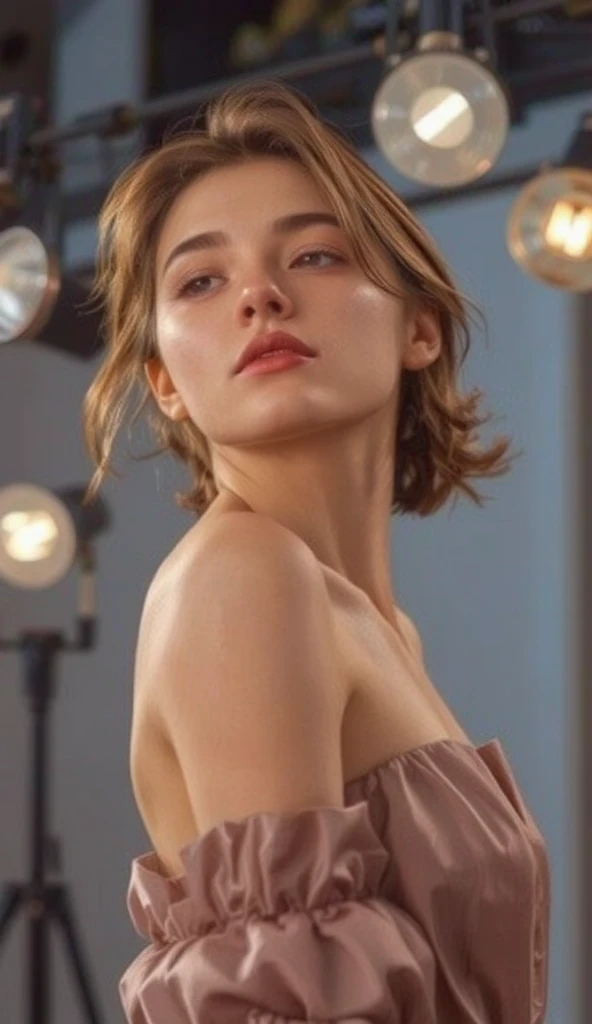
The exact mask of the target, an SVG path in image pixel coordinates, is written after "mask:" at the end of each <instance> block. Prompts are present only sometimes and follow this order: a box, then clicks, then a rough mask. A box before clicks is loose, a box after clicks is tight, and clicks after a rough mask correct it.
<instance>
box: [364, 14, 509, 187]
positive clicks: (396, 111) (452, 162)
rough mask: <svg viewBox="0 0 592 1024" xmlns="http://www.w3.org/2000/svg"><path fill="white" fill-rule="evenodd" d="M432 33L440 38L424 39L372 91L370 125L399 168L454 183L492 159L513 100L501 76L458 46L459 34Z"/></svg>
mask: <svg viewBox="0 0 592 1024" xmlns="http://www.w3.org/2000/svg"><path fill="white" fill-rule="evenodd" d="M432 35H433V36H434V37H436V36H437V37H438V38H437V39H436V38H435V39H434V40H431V39H429V38H428V37H425V38H424V40H420V43H419V47H418V50H416V51H414V52H413V53H412V54H410V55H409V56H407V57H405V58H403V59H402V60H400V61H399V63H397V64H396V65H395V66H394V67H392V68H391V70H390V71H388V72H387V73H386V75H385V77H384V78H383V80H382V82H381V84H380V86H379V87H378V90H377V93H376V96H375V98H374V103H373V107H372V130H373V134H374V139H375V141H376V144H377V146H378V147H379V149H380V150H381V152H382V153H383V154H384V156H385V157H386V159H387V160H388V161H389V163H390V164H392V166H393V167H395V168H396V169H397V170H398V171H400V173H401V174H404V175H405V176H406V177H407V178H411V179H412V180H414V181H420V182H422V183H423V184H425V185H431V186H441V187H448V188H453V187H455V186H458V185H463V184H466V183H467V182H469V181H474V180H475V179H476V178H480V177H481V176H482V175H483V174H485V173H486V172H487V171H488V170H489V169H490V168H491V167H492V166H493V164H494V163H495V161H496V159H497V157H498V155H499V153H500V152H501V149H502V147H503V145H504V143H505V141H506V136H507V133H508V127H509V115H508V104H507V101H506V97H505V94H504V91H503V89H502V87H501V85H500V83H499V82H498V80H497V78H496V76H495V75H494V74H493V72H492V71H490V70H489V68H487V67H486V66H485V65H484V64H482V63H481V62H480V61H478V60H477V59H476V58H474V57H472V56H470V55H469V54H466V53H464V52H462V50H460V49H459V47H460V39H459V38H458V37H454V36H452V37H451V36H450V34H448V33H433V34H432ZM443 36H446V37H447V41H446V45H445V46H443V41H442V37H443ZM451 39H453V40H455V42H454V43H452V42H451ZM422 51H423V52H422Z"/></svg>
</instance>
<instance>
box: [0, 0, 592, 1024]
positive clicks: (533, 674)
mask: <svg viewBox="0 0 592 1024" xmlns="http://www.w3.org/2000/svg"><path fill="white" fill-rule="evenodd" d="M143 40H144V9H143V4H142V3H141V2H140V0H134V2H131V0H128V2H127V3H126V4H121V3H119V2H118V0H102V2H95V3H94V4H90V5H87V6H86V8H85V9H83V10H82V11H81V12H80V13H79V14H78V15H77V16H74V17H70V18H69V19H68V20H67V21H65V22H64V24H63V26H62V31H61V34H60V39H59V45H58V48H57V61H56V74H55V102H56V111H57V118H58V121H60V122H64V121H68V120H70V119H71V118H73V117H75V116H77V115H78V114H81V113H84V112H86V111H88V110H92V109H94V108H96V107H99V106H102V105H108V104H110V103H113V102H117V101H120V100H132V101H133V100H134V99H137V98H138V97H139V96H140V95H141V89H142V60H143V48H144V41H143ZM582 107H583V101H582V100H577V101H575V100H574V101H570V102H565V103H561V104H556V105H553V106H550V107H548V108H546V109H545V110H541V111H538V112H537V113H536V116H533V117H532V118H531V119H530V120H529V123H528V125H527V126H525V127H524V128H522V129H520V130H519V131H515V132H514V133H513V136H512V139H511V141H510V144H509V146H508V149H507V152H506V154H505V155H504V161H503V167H504V169H505V168H506V167H508V166H510V165H512V164H521V163H523V162H525V161H526V162H530V161H531V160H533V159H536V158H537V157H540V158H543V157H550V156H551V157H552V156H556V155H559V153H560V152H561V149H562V147H563V145H564V143H565V141H566V139H567V136H568V134H569V132H570V130H571V127H572V124H573V118H574V116H575V114H576V112H577V111H578V110H579V109H581V108H582ZM126 145H127V147H128V153H127V154H126V152H125V145H124V146H122V147H121V152H120V153H119V160H120V162H125V159H126V156H127V157H129V156H131V155H132V152H133V146H132V145H130V144H129V143H127V144H126ZM102 158H103V155H102V154H101V153H100V152H99V151H97V152H94V151H93V149H92V145H90V144H85V145H82V144H81V145H78V146H77V147H75V148H74V149H73V150H72V151H71V159H72V165H71V168H70V169H69V171H68V174H69V180H71V181H72V183H73V184H75V183H78V182H82V181H84V182H88V181H89V180H91V179H93V178H95V179H96V177H97V175H98V174H100V168H101V167H102V166H104V164H103V163H102ZM368 159H369V160H370V161H371V162H373V163H374V164H375V165H376V166H377V167H378V168H379V169H380V170H381V171H382V172H383V173H385V176H387V177H389V176H390V177H391V180H392V181H393V182H396V184H397V185H399V184H401V188H402V191H403V192H404V193H407V192H408V191H409V186H408V185H403V184H402V183H399V182H398V181H396V179H395V178H394V176H392V175H391V174H390V171H389V170H388V168H386V167H384V165H382V164H381V162H380V160H379V159H378V157H377V156H376V154H368ZM510 198H511V197H510V195H509V194H507V193H501V194H498V195H495V196H491V197H489V198H478V199H471V200H465V201H463V202H457V203H451V204H449V205H446V206H441V207H438V208H437V209H430V210H427V209H426V210H425V211H422V213H421V215H422V219H423V221H424V223H425V224H426V226H427V227H428V229H429V230H430V231H431V232H432V233H433V235H434V236H435V238H436V239H437V241H438V242H439V244H440V245H441V247H442V250H443V252H444V254H445V255H446V256H447V257H448V259H449V260H450V262H451V264H452V267H453V269H454V271H455V273H456V275H457V277H458V279H459V283H460V284H461V286H462V287H463V288H464V289H465V290H467V291H468V292H469V293H470V294H471V295H473V297H475V298H476V299H477V300H478V301H479V302H480V303H481V304H482V306H483V308H484V311H485V313H486V316H487V318H488V320H489V325H490V336H489V342H488V345H487V346H486V345H485V343H484V341H483V340H482V338H480V337H476V339H475V341H474V343H473V348H472V351H471V354H470V356H469V358H468V361H467V363H466V368H465V371H464V384H465V386H466V387H467V388H469V387H471V386H473V385H477V386H479V387H481V388H483V389H484V390H485V393H486V398H487V404H488V405H489V406H490V407H491V408H492V409H493V411H494V413H495V414H496V416H497V417H498V419H497V421H496V422H495V423H494V424H493V425H492V427H490V428H489V429H488V432H487V434H486V436H487V437H490V436H491V435H492V433H495V432H496V431H502V432H509V433H510V434H511V435H512V436H513V438H514V445H515V447H522V448H524V449H525V455H524V456H523V457H522V459H521V460H520V461H519V462H518V463H517V465H516V467H515V469H514V471H513V472H512V474H511V475H510V476H508V477H505V478H502V479H500V480H497V481H496V480H492V481H490V482H489V483H487V484H486V485H484V486H483V487H482V488H481V489H482V490H484V491H485V492H486V493H487V494H489V495H491V496H492V498H493V501H492V502H491V503H490V504H489V505H488V506H487V507H486V508H485V509H483V510H480V509H477V508H475V507H473V506H472V505H469V504H468V503H467V502H465V501H462V500H461V501H459V504H458V506H457V508H456V510H455V511H454V513H451V511H450V510H449V509H445V510H444V511H443V512H441V513H440V514H439V515H437V516H436V517H435V518H432V519H427V520H424V521H421V520H408V521H406V520H399V521H396V522H395V521H393V553H392V571H393V579H394V584H395V589H396V593H397V595H398V598H399V600H400V601H401V603H402V604H403V606H404V607H406V608H407V609H408V610H409V611H410V612H411V614H412V615H413V616H414V617H415V619H416V620H417V622H418V624H419V626H420V629H421V631H422V635H423V638H424V645H425V650H426V657H427V662H428V667H429V669H430V673H431V675H432V678H433V679H434V682H435V683H436V685H437V686H438V687H439V688H440V690H441V692H442V694H443V696H444V698H445V699H446V700H447V701H448V702H449V703H450V705H451V706H452V708H453V710H454V712H455V714H456V715H457V716H458V717H459V719H460V721H461V722H462V724H463V726H464V727H465V729H466V730H467V731H468V733H469V734H470V735H471V737H472V738H473V740H474V742H475V743H477V744H479V743H483V742H485V741H486V740H487V739H489V738H490V737H492V736H498V737H499V738H500V739H501V741H502V743H503V746H504V749H505V750H506V752H507V755H508V757H509V759H510V761H511V763H512V766H513V768H514V771H515V775H516V777H517V781H518V783H519V785H520V786H521V788H522V790H523V792H524V795H525V798H526V801H527V803H528V804H529V806H530V807H531V810H532V812H533V814H534V816H535V818H536V819H537V821H538V823H539V825H540V827H541V830H542V831H543V833H544V835H545V838H546V840H547V843H548V848H549V854H550V858H551V864H552V874H553V886H554V906H553V918H552V962H551V982H550V989H551V993H550V995H551V1000H550V1007H549V1015H548V1021H549V1022H550V1024H580V1017H579V1015H578V1013H577V1001H576V989H577V977H576V975H575V968H574V964H575V963H576V961H577V948H576V926H577V919H576V906H577V890H576V887H575V883H574V884H572V887H571V889H570V883H569V878H570V873H571V872H572V865H573V864H574V863H575V843H576V839H575V836H576V833H577V814H578V809H577V807H575V806H574V801H573V791H574V774H573V773H574V767H573V763H572V761H573V758H572V754H571V749H572V746H573V736H574V731H575V725H574V722H575V717H576V714H577V680H576V678H575V676H576V673H575V668H574V655H573V647H574V644H573V637H572V635H571V632H570V628H571V627H570V622H571V621H573V618H574V615H573V612H574V609H573V587H572V576H571V565H572V561H573V559H574V557H575V553H574V550H573V539H572V537H571V530H570V527H571V523H572V521H573V512H574V509H573V495H574V493H575V483H576V470H577V467H575V466H574V464H573V457H572V437H573V434H572V432H573V430H574V429H575V426H574V421H573V415H572V396H573V394H574V390H575V380H576V372H577V367H576V353H577V339H576V336H575V329H574V326H573V321H574V317H573V302H572V300H571V299H570V298H568V297H567V296H565V295H562V294H560V293H556V292H553V291H551V290H549V289H545V288H543V287H541V286H539V285H538V284H536V283H535V282H533V281H530V280H529V279H528V278H526V277H525V276H523V275H522V274H521V273H520V272H519V271H518V270H517V269H516V268H515V267H514V265H513V264H512V262H511V260H510V259H509V257H508V255H507V253H506V251H505V247H504V238H503V224H504V220H505V216H506V212H507V208H508V205H509V202H510ZM93 239H94V233H93V227H92V225H81V226H80V227H78V228H77V229H76V230H74V231H70V232H69V234H68V237H67V239H66V243H67V245H66V252H67V259H68V260H72V261H77V260H82V259H83V258H85V257H87V256H90V255H91V254H92V248H93ZM0 359H1V363H0V437H1V438H2V444H1V445H0V483H1V484H4V483H6V482H8V481H13V480H26V481H30V482H35V483H38V484H40V485H42V486H50V487H52V486H58V485H62V484H65V483H70V482H76V481H85V480H86V479H87V478H88V475H89V473H90V465H89V463H88V460H87V458H86V455H85V453H84V450H83V446H82V440H81V435H80V404H81V400H82V396H83V394H84V391H85V389H86V387H87V386H88V383H89V382H90V380H91V377H92V376H93V374H94V371H95V365H84V364H82V363H78V362H76V361H75V360H73V359H70V358H67V357H66V356H62V355H60V354H57V353H53V352H50V351H46V350H44V349H43V348H42V347H41V346H35V345H32V344H24V345H21V346H12V347H7V348H6V350H5V351H3V352H1V353H0ZM122 440H123V442H125V441H126V440H127V439H126V438H125V437H124V438H123V439H122ZM148 441H149V439H148V437H147V435H146V434H145V432H144V431H143V430H142V431H138V432H137V433H136V435H135V438H134V442H133V449H134V451H142V450H145V448H146V445H147V444H148ZM122 448H123V444H121V445H120V446H119V449H118V450H119V451H121V450H122ZM124 471H125V473H126V476H125V479H124V480H122V481H121V482H119V483H117V482H115V483H112V482H110V483H108V484H107V485H106V486H105V488H104V491H103V495H104V498H105V500H106V501H107V502H108V503H109V506H110V509H111V512H112V515H113V527H112V530H111V531H110V532H109V533H108V534H107V535H105V536H104V537H103V538H102V539H101V540H100V541H99V542H98V544H97V554H98V566H99V577H98V605H99V642H98V645H97V648H96V650H94V651H93V652H91V653H90V654H84V655H80V654H78V655H64V656H62V657H61V658H60V659H58V661H57V665H56V681H57V692H56V697H55V700H54V701H53V705H52V717H51V724H50V751H51V759H50V760H51V767H52V783H51V784H52V791H51V800H50V816H51V817H50V820H51V825H52V827H53V829H54V830H55V831H56V832H57V833H58V834H59V835H60V837H61V839H62V842H63V849H62V852H63V870H64V875H65V880H66V882H67V883H69V885H70V887H71V893H72V897H73V901H74V906H75V910H76V914H77V918H78V921H79V925H80V931H81V935H82V940H83V944H84V949H85V952H86V953H87V955H88V960H89V966H90V971H91V976H92V978H93V980H94V982H95V985H96V987H97V990H98V994H99V998H100V1003H101V1008H102V1010H103V1012H104V1014H105V1020H106V1021H108V1022H109V1024H116V1022H120V1021H122V1020H123V1015H122V1013H121V1009H120V1004H119V998H118V994H117V982H118V979H119V977H120V975H121V973H122V971H123V970H124V969H125V967H126V966H127V964H128V963H129V962H130V960H131V959H132V958H133V957H134V956H135V955H136V954H137V953H138V952H139V950H140V949H141V946H142V944H141V942H140V940H139V939H138V938H137V937H136V936H135V934H134V932H133V930H132V928H131V925H130V923H129V921H128V918H127V913H126V908H125V894H126V889H127V883H128V878H129V867H130V862H131V859H132V858H133V857H135V856H137V855H138V854H139V853H141V852H143V851H145V850H146V849H148V846H149V843H148V839H147V836H146V835H145V833H144V830H143V828H142V825H141V823H140V820H139V818H138V815H137V812H136V809H135V806H134V803H133V798H132V794H131V789H130V784H129V775H128V737H129V724H130V713H131V683H132V672H133V658H134V650H135V639H136V632H137V626H138V621H139V616H140V611H141V605H142V600H143V596H144V593H145V590H146V588H147V586H148V584H149V582H150V579H151V578H152V575H153V573H154V571H155V569H156V568H157V566H158V565H159V564H160V562H161V561H162V559H163V557H164V556H165V555H166V553H167V552H168V551H169V550H170V548H171V547H172V545H173V544H174V543H175V541H176V539H177V538H178V537H179V536H180V535H181V534H182V533H183V532H184V531H185V530H186V529H187V528H188V527H189V525H191V522H192V520H191V519H190V517H189V516H188V515H187V514H186V513H184V512H181V511H180V510H179V509H177V508H176V507H175V506H174V505H173V502H172V493H173V491H174V489H175V488H176V487H177V486H178V485H181V483H182V481H183V479H184V478H183V476H182V474H181V473H180V471H179V470H178V469H177V468H176V467H175V466H174V465H173V464H172V463H171V462H168V461H166V460H163V459H160V460H158V461H153V462H151V463H143V464H141V463H140V464H134V463H127V464H126V465H125V466H124ZM75 601H76V577H75V576H74V575H73V576H72V578H68V579H67V580H65V581H63V582H62V583H60V584H58V585H57V586H56V587H54V588H52V590H51V591H49V592H47V593H41V594H26V593H17V592H13V591H11V590H9V588H7V587H6V586H4V585H0V630H1V633H2V635H12V634H14V633H15V632H16V631H18V630H20V629H21V628H24V627H33V626H37V627H48V628H63V629H64V630H65V631H67V632H68V633H70V632H71V628H72V624H73V617H74V612H75ZM451 638H453V639H452V641H451ZM0 666H1V667H0V723H1V743H0V820H2V822H3V826H4V827H3V830H2V842H1V843H0V880H2V881H4V880H8V879H11V880H12V879H17V880H18V879H20V878H21V877H22V873H23V871H25V870H26V868H27V862H28V861H27V858H28V845H27V843H28V832H27V826H28V810H29V809H28V785H29V779H28V756H29V750H30V748H29V721H28V716H27V705H26V700H25V697H24V694H23V685H22V666H21V664H20V662H19V660H18V658H17V657H16V656H15V655H14V654H10V655H9V654H3V655H2V657H1V660H0ZM25 941H26V930H25V927H24V923H23V920H22V919H21V922H20V923H19V924H18V926H17V927H16V928H14V929H13V931H12V932H11V934H10V936H9V939H8V941H7V943H6V945H5V948H4V949H3V950H2V952H1V954H0V1024H4V1022H5V1021H6V1022H8V1021H17V1020H22V1019H23V1018H24V1002H23V987H24V979H25V972H26V961H25V958H24V950H25ZM52 959H53V963H54V967H55V970H54V973H53V975H52V977H53V979H54V981H55V1013H56V1020H59V1021H60V1022H61V1024H75V1022H76V1024H77V1022H79V1021H81V1020H83V1019H84V1018H83V1015H82V1012H81V1009H80V1007H79V1004H78V1001H77V993H76V992H75V989H74V986H73V982H72V980H71V977H70V974H69V969H68V967H67V965H66V962H65V958H64V954H63V949H62V945H61V940H60V938H59V937H58V936H57V934H56V936H55V938H54V939H53V940H52Z"/></svg>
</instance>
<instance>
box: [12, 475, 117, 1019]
mask: <svg viewBox="0 0 592 1024" xmlns="http://www.w3.org/2000/svg"><path fill="white" fill-rule="evenodd" d="M71 493H73V492H71ZM76 495H77V497H78V496H79V495H78V491H77V492H76ZM90 512H91V514H92V515H94V516H95V517H96V515H97V510H96V509H93V510H90ZM74 518H75V517H74ZM77 558H78V561H79V562H80V567H81V577H80V589H79V608H78V619H77V625H78V636H77V638H76V639H75V640H74V641H73V642H68V641H67V640H66V638H65V637H64V634H63V633H62V632H60V631H54V630H42V629H35V630H26V631H23V632H22V633H21V635H20V637H19V638H18V639H16V640H1V639H0V650H4V651H7V650H17V651H19V652H20V654H21V656H22V660H23V668H24V682H25V687H24V689H25V694H26V696H27V699H28V704H29V710H30V714H31V716H32V728H31V747H30V783H31V785H30V794H31V795H30V833H29V838H30V848H29V863H30V873H29V877H28V880H27V881H26V882H24V883H23V882H14V881H13V882H6V883H5V884H4V885H3V887H2V894H1V897H0V945H1V944H2V942H3V940H4V939H5V938H6V937H7V935H8V931H9V927H10V925H11V924H14V923H15V922H16V919H17V915H18V914H19V913H20V912H25V913H26V914H27V916H28V924H29V935H28V957H29V959H28V984H27V994H28V1000H29V1005H28V1022H29V1024H50V1021H51V1016H52V1014H51V1005H50V1003H51V988H50V971H49V934H50V931H49V929H50V925H51V924H52V922H53V923H55V924H57V925H58V926H59V928H60V929H61V931H62V935H63V938H64V943H65V950H66V955H67V957H68V959H69V961H70V966H71V969H72V972H73V975H74V980H75V982H76V984H77V987H78V991H79V996H80V1001H81V1003H82V1006H83V1008H84V1012H85V1015H86V1019H87V1020H88V1021H89V1022H90V1024H103V1021H104V1017H103V1016H102V1015H101V1013H100V1012H99V1008H98V1002H97V997H96V993H95V990H94V988H93V985H92V982H91V979H90V974H89V970H88V965H87V961H86V958H85V955H84V953H83V950H82V944H81V939H80V933H79V930H78V926H77V924H76V920H75V915H74V910H73V901H72V897H71V895H70V892H69V888H68V886H67V885H66V884H65V883H64V882H63V881H53V880H52V881H51V882H48V881H47V875H48V874H51V876H52V877H55V876H56V875H58V876H59V875H60V873H61V869H62V857H61V844H60V841H59V839H57V838H56V837H55V835H50V834H49V833H48V830H47V828H48V823H47V794H48V790H49V772H48V746H49V745H48V714H49V709H50V701H51V699H52V698H53V697H54V696H55V693H56V672H55V658H56V654H57V652H58V651H60V652H61V651H88V650H90V649H91V648H93V647H94V646H95V641H96V620H95V614H94V569H95V562H94V556H93V552H92V547H91V545H90V543H89V541H88V539H82V540H80V538H79V540H78V552H77Z"/></svg>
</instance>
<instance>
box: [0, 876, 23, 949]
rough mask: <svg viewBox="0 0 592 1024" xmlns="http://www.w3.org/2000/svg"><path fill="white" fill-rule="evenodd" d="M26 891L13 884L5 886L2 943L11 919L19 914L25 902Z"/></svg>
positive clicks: (0, 913)
mask: <svg viewBox="0 0 592 1024" xmlns="http://www.w3.org/2000/svg"><path fill="white" fill-rule="evenodd" d="M23 896H24V889H23V886H22V885H15V884H14V883H13V882H12V883H9V884H8V885H5V886H4V892H3V893H2V901H1V902H0V942H2V936H3V935H4V932H5V930H6V929H7V928H8V925H9V924H10V921H11V918H12V917H13V915H14V914H16V913H17V911H18V908H19V906H20V905H21V903H22V902H23Z"/></svg>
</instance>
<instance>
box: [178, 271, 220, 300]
mask: <svg viewBox="0 0 592 1024" xmlns="http://www.w3.org/2000/svg"><path fill="white" fill-rule="evenodd" d="M220 280H221V278H220V276H219V275H218V274H199V275H198V276H196V277H190V278H188V279H187V280H186V281H184V282H183V283H182V284H181V285H180V286H179V288H178V289H177V296H178V297H181V296H184V295H204V294H205V293H206V292H209V291H211V290H212V289H211V287H207V282H208V281H209V282H212V281H220Z"/></svg>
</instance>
